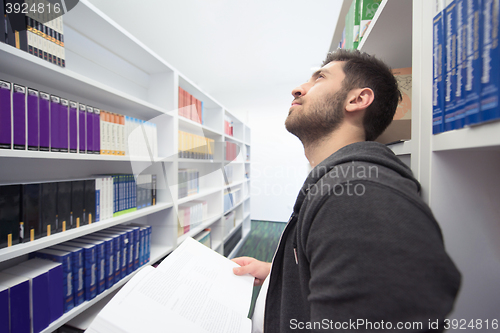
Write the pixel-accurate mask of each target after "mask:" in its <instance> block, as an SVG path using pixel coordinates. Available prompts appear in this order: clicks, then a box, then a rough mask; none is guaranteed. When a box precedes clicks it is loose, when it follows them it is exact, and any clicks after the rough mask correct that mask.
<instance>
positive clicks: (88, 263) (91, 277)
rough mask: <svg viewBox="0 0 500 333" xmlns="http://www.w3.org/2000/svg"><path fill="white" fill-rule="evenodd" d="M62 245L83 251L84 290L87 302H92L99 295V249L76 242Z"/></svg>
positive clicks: (92, 245)
mask: <svg viewBox="0 0 500 333" xmlns="http://www.w3.org/2000/svg"><path fill="white" fill-rule="evenodd" d="M62 245H69V246H74V247H80V248H82V249H83V258H84V264H83V267H84V271H83V273H84V282H85V285H84V289H85V300H86V301H90V300H91V299H93V298H94V297H96V295H97V249H96V246H95V245H94V244H85V243H80V242H76V241H69V242H65V243H62Z"/></svg>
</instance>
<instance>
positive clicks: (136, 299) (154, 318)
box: [86, 238, 254, 333]
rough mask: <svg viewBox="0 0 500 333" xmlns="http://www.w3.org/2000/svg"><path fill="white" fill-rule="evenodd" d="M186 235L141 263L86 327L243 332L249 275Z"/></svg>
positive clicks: (122, 332) (121, 332)
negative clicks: (157, 259) (163, 254)
mask: <svg viewBox="0 0 500 333" xmlns="http://www.w3.org/2000/svg"><path fill="white" fill-rule="evenodd" d="M234 267H239V266H238V265H237V264H236V263H234V262H232V261H231V260H229V259H227V258H225V257H223V256H222V255H220V254H218V253H217V252H215V251H213V250H211V249H209V248H208V247H206V246H204V245H203V244H201V243H199V242H197V241H195V240H194V239H192V238H187V239H186V240H185V241H184V242H183V243H182V244H181V245H180V246H179V247H178V248H177V249H176V250H175V251H174V252H172V253H171V254H170V255H169V256H168V257H167V258H165V260H163V261H162V263H161V264H160V265H159V266H158V267H157V268H153V267H151V266H146V267H144V268H143V269H141V270H140V271H139V272H138V273H137V274H136V275H135V276H134V277H133V278H132V279H131V280H130V281H129V282H128V283H127V284H126V285H125V286H124V287H123V288H122V289H121V290H120V291H119V292H118V293H117V294H116V295H115V296H114V297H113V299H112V300H111V301H110V302H109V303H108V304H107V305H106V306H105V307H104V308H103V309H102V311H101V312H100V313H99V314H98V315H97V317H96V318H95V319H94V321H93V322H92V324H91V325H90V327H89V328H88V329H87V330H86V333H104V332H106V333H136V332H137V333H139V332H164V331H166V330H168V331H169V332H199V333H203V332H217V333H240V332H241V333H243V332H246V333H249V332H251V328H252V322H251V320H250V319H248V318H247V314H248V310H249V307H250V301H251V298H252V290H253V281H254V278H253V277H252V276H250V275H245V276H236V275H234V274H233V268H234Z"/></svg>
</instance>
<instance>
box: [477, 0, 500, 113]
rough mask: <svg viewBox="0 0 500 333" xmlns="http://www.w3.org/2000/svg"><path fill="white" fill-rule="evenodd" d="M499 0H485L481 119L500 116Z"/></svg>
mask: <svg viewBox="0 0 500 333" xmlns="http://www.w3.org/2000/svg"><path fill="white" fill-rule="evenodd" d="M498 6H499V5H498V0H496V1H494V0H483V24H484V26H483V50H482V57H483V75H482V78H481V83H482V85H481V111H480V121H481V122H486V121H491V120H494V119H498V118H499V117H500V111H499V106H498V93H499V89H500V48H499V46H498V33H499V31H498V30H499V27H498V25H499V24H498V16H499V12H498V11H499V9H498Z"/></svg>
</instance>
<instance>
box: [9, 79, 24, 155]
mask: <svg viewBox="0 0 500 333" xmlns="http://www.w3.org/2000/svg"><path fill="white" fill-rule="evenodd" d="M12 121H13V126H12V127H13V129H14V135H13V137H14V149H19V150H26V87H23V86H20V85H17V84H14V85H13V89H12Z"/></svg>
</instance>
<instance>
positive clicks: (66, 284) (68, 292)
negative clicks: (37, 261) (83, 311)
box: [34, 249, 75, 313]
mask: <svg viewBox="0 0 500 333" xmlns="http://www.w3.org/2000/svg"><path fill="white" fill-rule="evenodd" d="M34 256H35V257H37V258H41V259H47V260H51V261H54V262H58V263H61V264H62V270H63V304H64V312H65V313H66V312H68V311H69V310H71V309H73V308H74V307H75V301H74V297H73V268H72V267H71V263H72V262H71V259H72V258H71V253H70V252H67V251H60V250H49V249H42V250H39V251H37V252H35V253H34Z"/></svg>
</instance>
